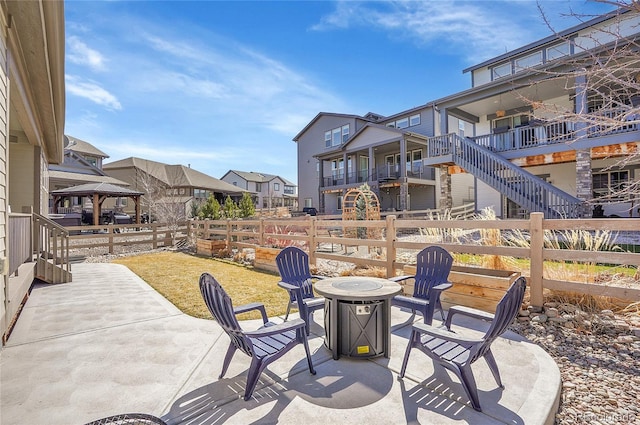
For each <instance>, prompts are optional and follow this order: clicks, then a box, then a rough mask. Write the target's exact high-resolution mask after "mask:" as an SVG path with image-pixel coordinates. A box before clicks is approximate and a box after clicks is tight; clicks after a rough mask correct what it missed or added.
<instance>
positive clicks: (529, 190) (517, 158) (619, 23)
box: [424, 10, 640, 218]
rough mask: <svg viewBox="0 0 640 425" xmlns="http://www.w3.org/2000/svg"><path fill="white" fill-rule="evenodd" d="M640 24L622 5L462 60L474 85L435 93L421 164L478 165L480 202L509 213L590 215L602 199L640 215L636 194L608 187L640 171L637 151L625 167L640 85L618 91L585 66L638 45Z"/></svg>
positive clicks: (470, 168) (457, 169)
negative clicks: (430, 134) (484, 56)
mask: <svg viewBox="0 0 640 425" xmlns="http://www.w3.org/2000/svg"><path fill="white" fill-rule="evenodd" d="M639 24H640V17H639V15H638V14H637V13H635V12H630V11H629V12H627V11H623V10H620V11H617V12H615V13H612V14H608V15H603V16H599V17H597V18H594V19H591V20H589V21H587V22H584V23H582V24H580V25H577V26H575V27H572V28H569V29H567V30H564V31H562V32H559V33H558V34H554V35H552V36H549V37H546V38H543V39H541V40H538V41H535V42H533V43H531V44H528V45H526V46H523V47H521V48H519V49H515V50H513V51H510V52H507V53H505V54H502V55H500V56H498V57H495V58H493V59H490V60H487V61H485V62H482V63H480V64H477V65H474V66H471V67H469V68H467V69H465V70H464V71H463V72H465V73H469V74H470V76H471V86H472V87H471V88H470V89H468V90H465V91H462V92H460V93H456V94H453V95H451V96H447V97H445V98H442V99H439V100H436V101H435V102H433V105H434V108H435V110H437V111H438V114H439V118H440V119H439V122H440V132H439V134H440V135H441V136H439V137H436V138H431V139H429V140H428V144H429V151H428V154H427V156H426V157H425V158H424V163H425V164H426V165H431V166H440V167H442V166H446V165H449V174H450V175H456V174H457V173H461V172H462V173H468V174H472V175H473V176H474V178H475V182H476V184H475V186H474V191H475V196H474V198H475V199H476V208H477V209H482V208H485V207H492V208H493V209H494V210H495V211H496V213H497V214H498V215H499V216H502V217H513V218H518V217H526V216H528V214H529V213H530V212H533V211H540V212H544V214H545V216H546V217H552V218H559V217H585V216H587V217H590V216H591V215H592V213H593V212H592V210H593V208H594V206H595V205H596V204H599V205H600V207H601V208H602V210H603V211H604V214H605V215H614V216H623V217H639V216H640V211H638V210H637V209H636V208H637V205H635V207H636V208H634V204H633V197H631V196H629V195H624V196H620V197H613V198H612V197H611V196H609V195H610V194H612V192H615V191H616V190H617V189H620V188H621V187H624V186H625V185H627V184H629V183H630V182H632V181H638V180H639V179H640V164H639V162H638V158H636V161H635V162H631V163H628V164H625V165H624V166H622V167H620V166H618V163H619V162H620V159H621V158H624V157H627V156H628V154H629V153H631V152H638V151H639V149H638V148H639V141H640V132H639V127H638V122H637V116H636V118H635V119H632V120H631V122H629V124H626V123H627V121H625V120H628V119H629V118H630V117H633V115H630V114H629V113H628V112H633V111H636V113H637V109H636V106H637V105H633V99H632V98H633V96H632V95H634V94H637V89H635V90H632V93H622V94H621V95H618V94H614V93H616V92H615V90H616V85H617V84H616V82H614V81H612V80H611V78H608V79H600V78H601V77H600V76H597V77H596V76H595V75H594V76H593V80H594V81H590V80H591V79H592V77H591V74H590V73H589V71H588V70H587V72H582V71H580V69H581V68H584V67H585V65H584V64H585V62H588V61H593V59H594V58H597V57H604V58H607V57H611V56H610V55H615V54H616V53H614V52H615V51H619V49H622V48H625V46H624V45H625V44H627V42H632V46H633V48H634V49H635V46H637V44H636V43H637V40H638V36H639V35H640V26H639ZM614 45H615V49H616V50H615V51H614V50H612V49H613V48H614ZM632 55H635V58H636V61H637V55H638V53H637V52H635V53H632ZM618 60H619V59H618ZM612 62H613V61H612ZM616 72H620V70H617V71H616ZM635 78H637V75H636V77H635ZM596 79H599V81H597V82H595V80H596ZM602 93H610V95H609V96H615V97H616V98H615V99H614V100H615V104H614V105H611V104H608V102H606V99H605V98H603V95H602ZM605 97H606V95H605ZM603 117H604V119H603ZM607 121H609V122H610V123H611V124H612V125H611V126H608V125H606V126H602V125H601V124H602V123H605V122H607ZM590 122H591V123H597V124H595V125H592V124H589V123H590ZM462 128H464V129H465V130H464V132H462V131H459V129H462Z"/></svg>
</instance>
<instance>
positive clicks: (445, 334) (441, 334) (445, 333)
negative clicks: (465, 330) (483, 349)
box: [412, 323, 482, 346]
mask: <svg viewBox="0 0 640 425" xmlns="http://www.w3.org/2000/svg"><path fill="white" fill-rule="evenodd" d="M412 329H413V331H415V332H419V333H421V334H426V335H429V336H432V337H434V338H440V339H444V340H445V341H450V342H455V343H458V344H460V345H463V346H470V345H473V344H477V343H479V342H482V339H478V338H465V337H463V336H461V335H458V334H456V333H453V332H451V331H449V330H445V329H442V328H435V327H433V326H429V325H425V324H424V323H414V324H413V327H412Z"/></svg>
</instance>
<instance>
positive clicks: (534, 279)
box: [529, 212, 544, 307]
mask: <svg viewBox="0 0 640 425" xmlns="http://www.w3.org/2000/svg"><path fill="white" fill-rule="evenodd" d="M543 221H544V214H543V213H541V212H534V213H531V216H530V218H529V225H530V228H529V232H530V234H531V252H530V253H529V258H530V259H531V261H530V266H529V267H530V269H529V292H530V295H531V301H530V302H531V305H532V306H534V307H542V306H543V304H544V296H543V285H542V278H543V267H544V258H543V250H544V229H543Z"/></svg>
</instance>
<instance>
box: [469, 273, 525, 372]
mask: <svg viewBox="0 0 640 425" xmlns="http://www.w3.org/2000/svg"><path fill="white" fill-rule="evenodd" d="M526 288H527V280H526V278H524V277H522V276H521V277H519V278H518V279H516V280H515V281H514V282H513V283H512V284H511V286H510V287H509V289H508V290H507V292H506V293H505V294H504V295H503V296H502V298H501V299H500V302H499V303H498V305H497V307H496V312H495V315H494V319H493V321H492V322H491V326H489V329H488V330H487V332H486V333H485V335H484V337H483V340H484V342H483V343H482V344H479V345H478V346H477V347H476V350H475V352H472V353H471V356H470V358H469V362H470V363H473V362H474V361H475V360H476V359H478V358H480V357H481V356H483V355H484V354H485V353H486V352H487V350H489V347H490V346H491V343H492V342H493V341H494V340H495V339H496V338H498V337H499V336H500V335H502V334H503V333H504V332H505V331H506V330H507V328H508V327H509V325H510V324H511V323H512V322H513V320H514V319H515V318H516V316H517V314H518V311H520V308H521V306H522V301H523V300H524V293H525V290H526Z"/></svg>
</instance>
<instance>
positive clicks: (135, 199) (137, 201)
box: [132, 195, 140, 224]
mask: <svg viewBox="0 0 640 425" xmlns="http://www.w3.org/2000/svg"><path fill="white" fill-rule="evenodd" d="M132 198H133V203H134V204H135V209H136V224H140V196H139V195H138V196H132Z"/></svg>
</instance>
